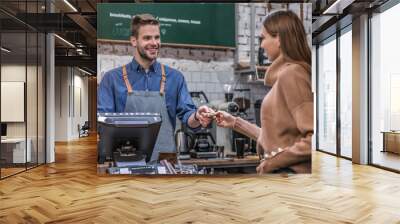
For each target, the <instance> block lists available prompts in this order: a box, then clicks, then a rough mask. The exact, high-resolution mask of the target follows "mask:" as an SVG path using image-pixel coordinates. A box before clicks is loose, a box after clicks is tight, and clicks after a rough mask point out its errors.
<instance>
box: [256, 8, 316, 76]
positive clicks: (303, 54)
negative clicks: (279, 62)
mask: <svg viewBox="0 0 400 224" xmlns="http://www.w3.org/2000/svg"><path fill="white" fill-rule="evenodd" d="M263 25H264V28H265V30H266V31H267V32H268V34H270V35H271V36H273V37H276V36H278V37H279V39H280V43H281V50H282V53H283V56H284V57H286V58H287V59H289V60H292V61H295V62H298V63H299V64H302V65H307V66H308V68H306V69H307V70H309V68H310V67H311V50H310V47H309V46H308V43H307V36H306V32H305V29H304V26H303V23H302V21H301V20H300V19H299V17H298V16H297V15H296V14H295V13H294V12H292V11H276V12H273V13H271V14H269V15H268V16H267V17H266V18H265V19H264V22H263Z"/></svg>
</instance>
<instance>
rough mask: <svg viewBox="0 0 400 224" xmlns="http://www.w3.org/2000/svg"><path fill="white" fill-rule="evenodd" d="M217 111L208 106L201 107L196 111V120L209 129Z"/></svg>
mask: <svg viewBox="0 0 400 224" xmlns="http://www.w3.org/2000/svg"><path fill="white" fill-rule="evenodd" d="M213 114H215V111H214V110H213V109H211V108H209V107H207V106H206V105H203V106H200V107H199V108H198V109H197V111H196V118H197V119H198V120H199V122H200V124H201V126H203V127H204V128H205V127H207V126H208V125H209V124H210V123H211V121H212V120H213Z"/></svg>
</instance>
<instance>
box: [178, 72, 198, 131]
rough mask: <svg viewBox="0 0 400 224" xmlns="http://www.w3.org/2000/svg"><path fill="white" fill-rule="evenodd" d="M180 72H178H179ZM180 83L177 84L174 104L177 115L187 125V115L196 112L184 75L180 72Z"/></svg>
mask: <svg viewBox="0 0 400 224" xmlns="http://www.w3.org/2000/svg"><path fill="white" fill-rule="evenodd" d="M179 73H180V72H179ZM180 77H181V79H180V83H179V85H178V97H177V101H178V102H177V106H176V115H177V117H178V118H179V119H180V120H181V121H182V123H184V124H185V125H187V126H188V127H189V124H188V121H189V117H190V116H191V115H192V114H193V113H195V112H196V109H197V108H196V106H195V105H194V103H193V100H192V97H191V96H190V94H189V90H188V88H187V85H186V81H185V78H184V76H183V75H182V74H181V73H180Z"/></svg>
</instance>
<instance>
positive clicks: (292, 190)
mask: <svg viewBox="0 0 400 224" xmlns="http://www.w3.org/2000/svg"><path fill="white" fill-rule="evenodd" d="M0 223H119V224H120V223H224V224H225V223H373V224H376V223H385V224H386V223H400V175H399V174H396V173H391V172H388V171H384V170H380V169H377V168H374V167H369V166H360V165H352V164H351V162H350V161H347V160H343V159H338V158H336V157H333V156H330V155H326V154H323V153H319V152H315V153H314V154H313V173H312V174H311V175H293V176H289V177H284V176H280V175H266V176H229V177H199V176H197V177H132V176H113V177H99V176H97V173H96V140H95V138H85V139H83V140H81V141H76V142H70V143H68V144H57V147H56V163H54V164H49V165H46V166H41V167H38V168H35V169H33V170H29V171H27V172H25V173H22V174H19V175H16V176H13V177H10V178H7V179H5V180H2V181H0Z"/></svg>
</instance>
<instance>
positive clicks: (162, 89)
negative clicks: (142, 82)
mask: <svg viewBox="0 0 400 224" xmlns="http://www.w3.org/2000/svg"><path fill="white" fill-rule="evenodd" d="M165 80H166V76H165V67H164V65H163V64H161V81H160V95H161V96H163V95H164V92H165V91H164V89H165Z"/></svg>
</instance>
